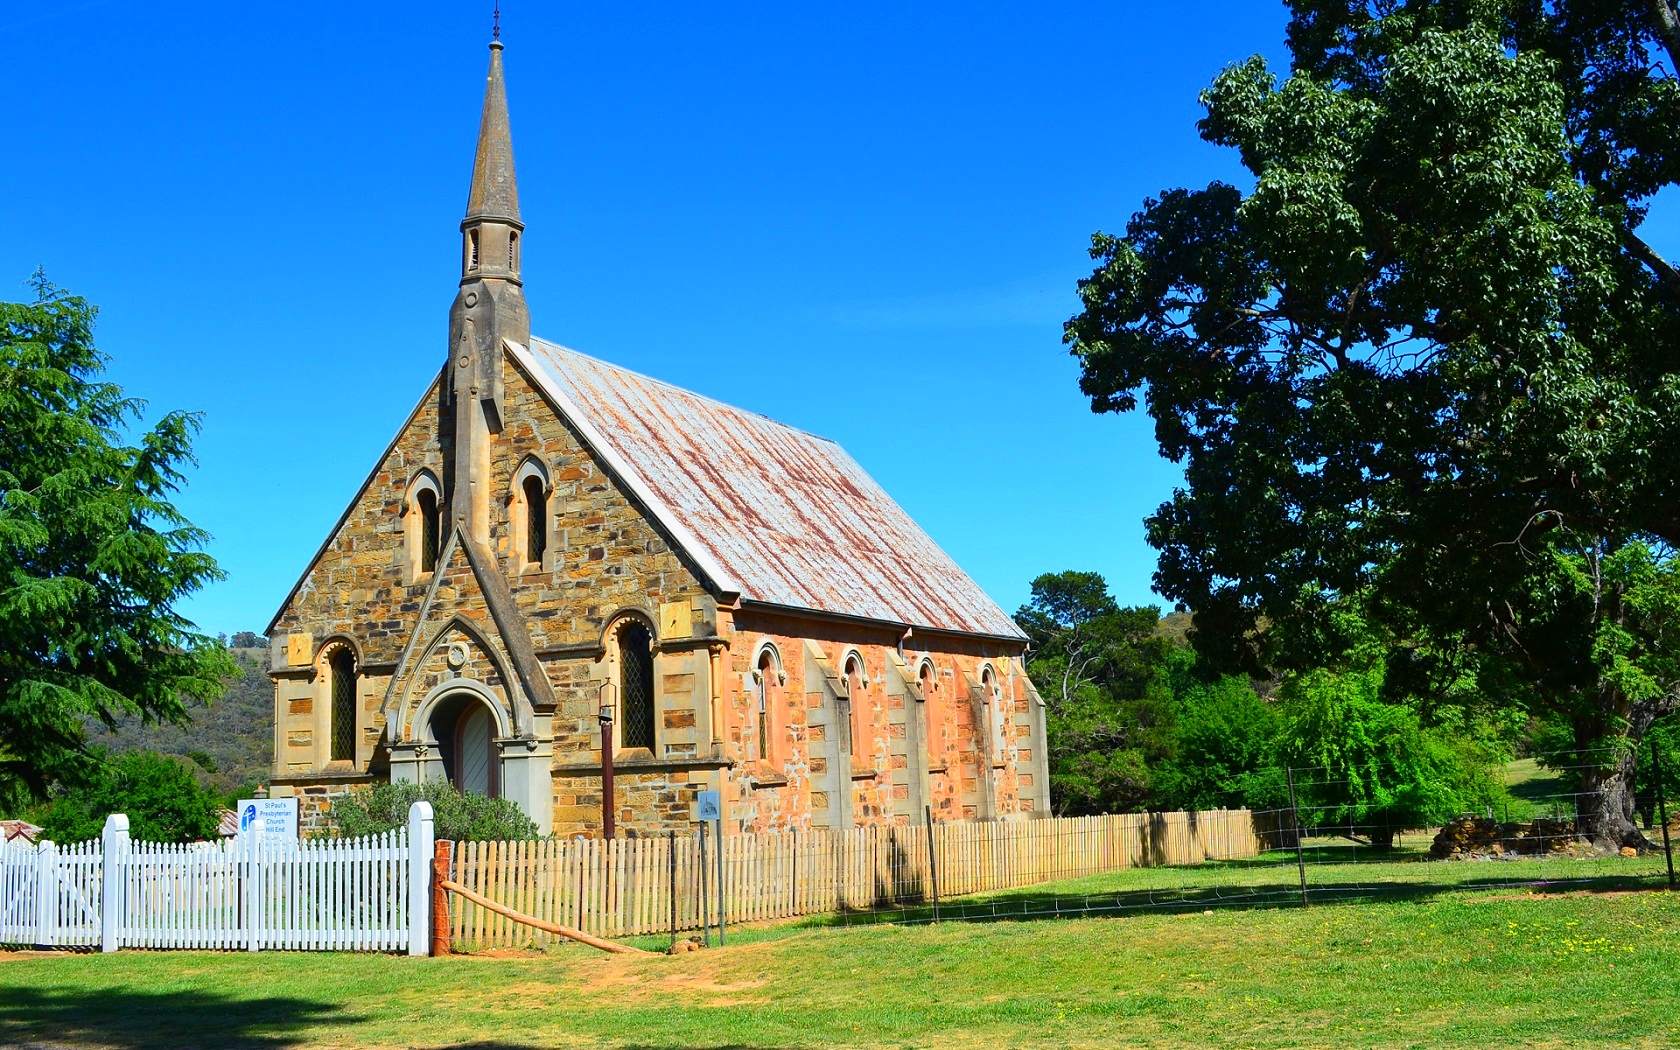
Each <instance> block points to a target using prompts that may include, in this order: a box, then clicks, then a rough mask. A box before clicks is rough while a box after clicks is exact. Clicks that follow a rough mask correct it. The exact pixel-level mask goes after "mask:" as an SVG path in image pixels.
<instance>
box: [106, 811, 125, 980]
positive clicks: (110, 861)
mask: <svg viewBox="0 0 1680 1050" xmlns="http://www.w3.org/2000/svg"><path fill="white" fill-rule="evenodd" d="M127 879H128V814H126V813H112V814H111V815H110V816H108V817H106V818H105V830H104V831H102V832H100V835H99V950H100V951H102V952H114V951H116V950H117V949H118V948H119V947H121V945H120V943H119V942H120V939H121V937H122V920H123V912H124V911H125V910H126V909H127V906H128V901H127V898H126V895H125V894H124V893H123V887H124V886H125V885H126V884H127Z"/></svg>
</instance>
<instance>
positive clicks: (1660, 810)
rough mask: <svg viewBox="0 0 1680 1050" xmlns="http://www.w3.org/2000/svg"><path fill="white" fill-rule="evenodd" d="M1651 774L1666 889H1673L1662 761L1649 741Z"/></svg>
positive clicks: (1672, 852)
mask: <svg viewBox="0 0 1680 1050" xmlns="http://www.w3.org/2000/svg"><path fill="white" fill-rule="evenodd" d="M1651 772H1652V773H1653V774H1654V775H1655V779H1656V782H1657V819H1658V820H1660V821H1662V832H1663V856H1664V857H1666V858H1668V888H1669V889H1671V890H1672V889H1673V888H1674V849H1673V847H1672V846H1671V845H1670V844H1669V841H1668V803H1667V802H1666V801H1665V800H1664V799H1663V775H1662V759H1660V758H1658V757H1657V742H1656V741H1655V740H1653V741H1651Z"/></svg>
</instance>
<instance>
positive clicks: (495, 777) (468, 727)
mask: <svg viewBox="0 0 1680 1050" xmlns="http://www.w3.org/2000/svg"><path fill="white" fill-rule="evenodd" d="M430 722H431V731H432V739H434V740H436V741H437V744H438V755H439V757H440V758H442V760H443V774H444V776H445V777H447V778H448V780H449V782H450V783H451V784H453V785H454V786H455V787H456V788H458V789H460V790H461V791H462V792H470V793H472V794H475V795H483V796H485V797H486V798H499V797H500V796H501V789H502V784H501V768H500V767H501V762H500V760H499V759H500V756H499V755H498V754H497V747H496V717H495V715H494V714H493V713H492V712H491V710H490V705H489V704H488V703H486V702H485V700H484V698H483V697H481V696H479V695H478V694H477V693H474V692H468V691H466V690H462V691H460V692H455V693H450V694H448V695H447V696H444V697H443V698H442V699H440V700H439V701H438V703H437V706H436V707H434V708H433V709H432V715H431V719H430Z"/></svg>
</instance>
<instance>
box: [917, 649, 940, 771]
mask: <svg viewBox="0 0 1680 1050" xmlns="http://www.w3.org/2000/svg"><path fill="white" fill-rule="evenodd" d="M916 684H917V685H918V686H920V687H921V690H922V715H923V721H924V722H925V723H926V724H927V751H928V758H929V760H930V762H931V764H934V765H943V764H944V761H945V705H944V704H942V703H941V702H940V698H939V695H938V693H939V675H938V672H936V671H934V669H933V661H932V660H923V661H922V667H921V670H920V671H919V672H917V674H916Z"/></svg>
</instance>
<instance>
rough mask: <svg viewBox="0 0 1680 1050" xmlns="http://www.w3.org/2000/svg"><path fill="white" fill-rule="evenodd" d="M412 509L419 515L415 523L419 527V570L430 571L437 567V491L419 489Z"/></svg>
mask: <svg viewBox="0 0 1680 1050" xmlns="http://www.w3.org/2000/svg"><path fill="white" fill-rule="evenodd" d="M414 509H415V510H416V511H417V512H418V513H419V515H420V520H419V522H418V523H417V525H418V527H419V529H420V571H421V572H432V571H434V570H436V569H437V558H438V498H437V492H436V491H435V490H433V489H431V488H423V489H421V490H420V493H419V495H418V496H416V497H415V500H414Z"/></svg>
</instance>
